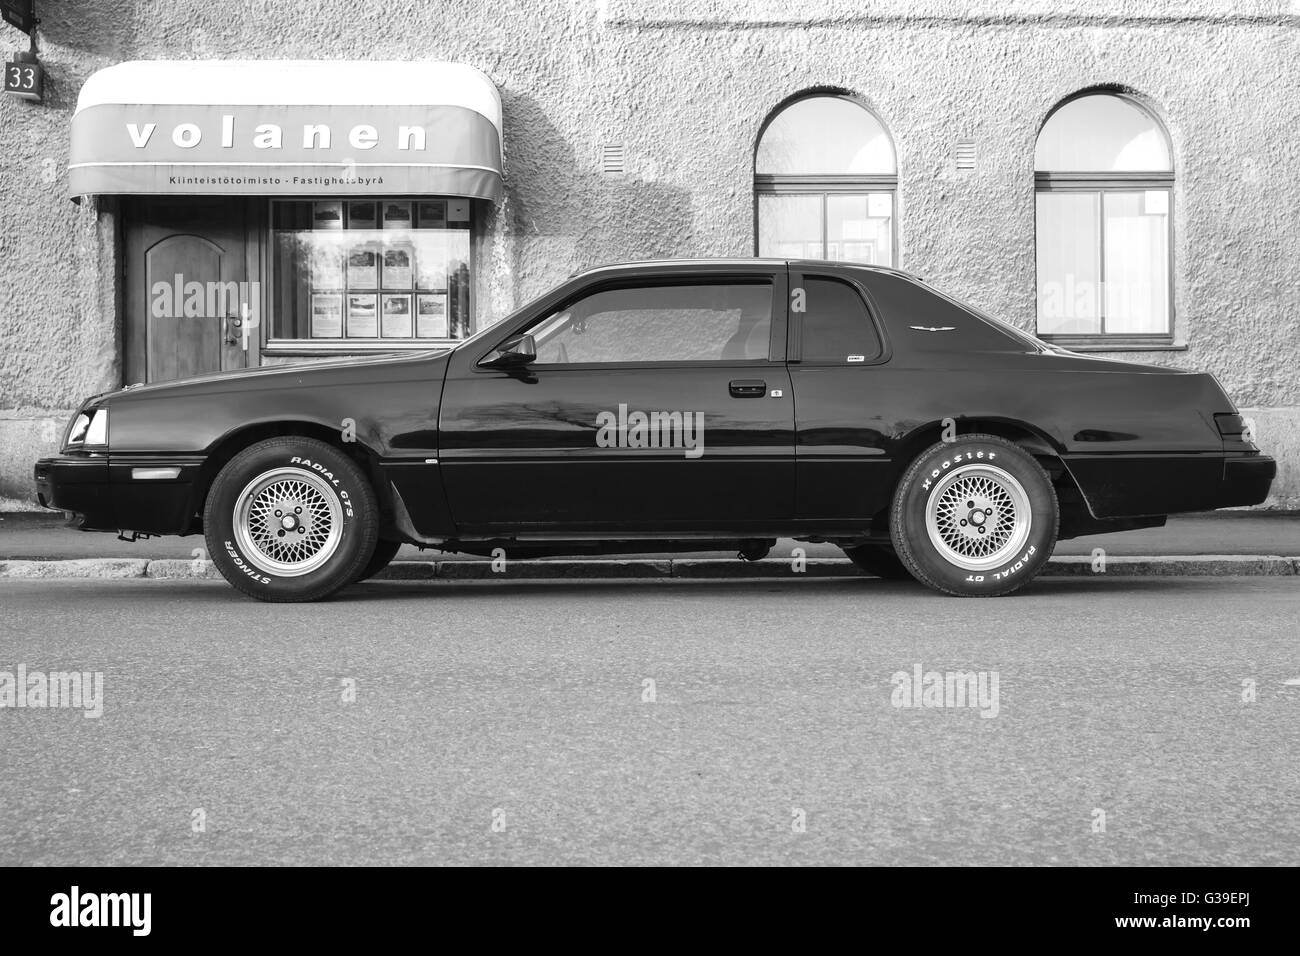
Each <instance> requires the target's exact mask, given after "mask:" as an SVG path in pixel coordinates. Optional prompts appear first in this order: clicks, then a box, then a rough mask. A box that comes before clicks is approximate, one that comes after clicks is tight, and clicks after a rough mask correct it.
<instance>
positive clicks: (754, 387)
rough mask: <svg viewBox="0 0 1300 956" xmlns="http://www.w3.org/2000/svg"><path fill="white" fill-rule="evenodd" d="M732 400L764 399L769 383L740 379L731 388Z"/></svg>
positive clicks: (732, 383)
mask: <svg viewBox="0 0 1300 956" xmlns="http://www.w3.org/2000/svg"><path fill="white" fill-rule="evenodd" d="M729 388H730V390H731V397H732V398H762V397H763V396H764V395H766V394H767V382H764V381H760V380H759V379H756V378H738V379H735V380H734V381H732V382H731V384H730V386H729Z"/></svg>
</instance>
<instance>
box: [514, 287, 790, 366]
mask: <svg viewBox="0 0 1300 956" xmlns="http://www.w3.org/2000/svg"><path fill="white" fill-rule="evenodd" d="M771 327H772V285H771V283H770V282H733V283H698V284H685V283H683V284H675V285H640V286H627V287H620V288H615V289H604V290H602V291H600V292H595V293H592V294H591V295H588V296H586V297H584V298H582V299H579V300H578V301H576V302H574V303H571V304H570V305H568V306H566V307H565V308H563V309H561V310H560V311H558V312H554V313H552V314H551V315H549V316H547V317H546V318H544V319H543V320H542V321H541V322H539V323H538V324H537V325H534V326H533V327H532V328H531V329H530V330H529V331H530V332H531V333H532V335H533V338H534V340H535V342H536V345H537V359H536V361H534V362H533V363H532V364H533V366H534V367H536V366H539V365H587V364H605V363H622V362H711V361H714V362H716V361H753V360H756V359H766V358H767V357H768V345H769V336H770V333H771Z"/></svg>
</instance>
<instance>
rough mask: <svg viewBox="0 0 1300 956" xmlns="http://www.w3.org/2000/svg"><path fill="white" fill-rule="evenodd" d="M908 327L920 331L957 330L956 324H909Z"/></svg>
mask: <svg viewBox="0 0 1300 956" xmlns="http://www.w3.org/2000/svg"><path fill="white" fill-rule="evenodd" d="M908 328H910V329H916V331H918V332H955V331H956V330H957V327H956V326H955V325H909V326H908Z"/></svg>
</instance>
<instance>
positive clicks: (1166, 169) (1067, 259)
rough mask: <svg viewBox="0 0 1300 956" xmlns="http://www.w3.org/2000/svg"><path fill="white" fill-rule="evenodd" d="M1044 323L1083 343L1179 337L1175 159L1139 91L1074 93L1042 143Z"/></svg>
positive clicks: (1048, 332) (1038, 173)
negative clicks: (1136, 95) (1174, 292)
mask: <svg viewBox="0 0 1300 956" xmlns="http://www.w3.org/2000/svg"><path fill="white" fill-rule="evenodd" d="M1034 169H1035V176H1034V178H1035V189H1036V196H1035V198H1036V206H1037V213H1036V220H1037V257H1038V332H1039V334H1040V335H1043V336H1046V337H1054V338H1057V339H1061V338H1065V339H1080V340H1081V341H1080V342H1079V343H1078V344H1085V343H1087V342H1092V341H1097V340H1098V339H1100V338H1102V337H1104V338H1105V339H1106V340H1107V342H1110V343H1111V344H1115V345H1123V344H1125V343H1126V342H1127V343H1129V344H1148V343H1150V344H1159V343H1163V342H1168V341H1170V340H1171V339H1172V333H1173V308H1172V302H1171V298H1172V297H1171V276H1172V270H1171V258H1172V248H1173V215H1172V213H1173V185H1174V172H1173V170H1174V166H1173V160H1172V158H1171V151H1170V148H1169V137H1168V136H1167V135H1166V134H1165V131H1164V128H1163V127H1161V125H1160V123H1159V122H1157V120H1156V118H1155V117H1154V116H1152V115H1151V114H1150V113H1149V112H1147V110H1146V109H1144V108H1143V107H1142V106H1141V105H1140V104H1139V103H1138V102H1137V101H1136V100H1134V99H1132V98H1131V97H1128V96H1123V95H1121V94H1117V93H1087V94H1084V95H1082V96H1076V97H1074V98H1072V99H1069V100H1066V101H1065V102H1064V103H1062V104H1061V105H1060V106H1058V107H1057V108H1056V110H1055V111H1053V113H1052V115H1051V116H1049V117H1048V119H1047V122H1046V124H1044V126H1043V129H1042V131H1041V132H1040V133H1039V134H1038V145H1037V148H1036V149H1035V151H1034Z"/></svg>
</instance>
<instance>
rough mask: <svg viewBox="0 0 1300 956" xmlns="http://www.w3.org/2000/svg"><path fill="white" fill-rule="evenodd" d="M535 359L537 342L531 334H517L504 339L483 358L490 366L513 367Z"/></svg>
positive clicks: (484, 362)
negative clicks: (493, 350)
mask: <svg viewBox="0 0 1300 956" xmlns="http://www.w3.org/2000/svg"><path fill="white" fill-rule="evenodd" d="M536 359H537V342H536V341H535V340H534V339H533V337H532V336H531V335H517V336H515V337H514V338H512V339H506V341H504V342H502V343H501V345H500V347H498V348H497V350H496V351H495V352H493V353H492V354H491V355H489V356H488V357H487V358H486V359H484V360H483V364H484V365H488V366H491V367H492V368H515V367H517V366H520V365H527V364H528V363H529V362H533V361H535V360H536Z"/></svg>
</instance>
